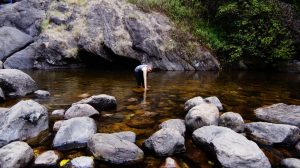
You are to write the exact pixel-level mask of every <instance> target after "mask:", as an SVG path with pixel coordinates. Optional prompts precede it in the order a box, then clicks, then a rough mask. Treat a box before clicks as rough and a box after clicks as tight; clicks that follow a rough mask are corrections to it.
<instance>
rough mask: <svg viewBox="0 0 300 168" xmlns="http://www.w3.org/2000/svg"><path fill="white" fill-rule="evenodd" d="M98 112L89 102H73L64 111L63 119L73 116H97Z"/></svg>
mask: <svg viewBox="0 0 300 168" xmlns="http://www.w3.org/2000/svg"><path fill="white" fill-rule="evenodd" d="M99 115H100V114H99V112H98V111H97V110H96V109H94V107H92V106H91V105H89V104H75V105H72V106H71V107H70V108H69V109H68V110H67V111H66V113H65V119H70V118H74V117H91V116H99Z"/></svg>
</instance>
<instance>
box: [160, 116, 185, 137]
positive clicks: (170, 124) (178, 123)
mask: <svg viewBox="0 0 300 168" xmlns="http://www.w3.org/2000/svg"><path fill="white" fill-rule="evenodd" d="M159 128H160V129H162V128H171V129H174V130H177V131H178V132H179V133H180V134H181V135H182V136H185V123H184V120H181V119H170V120H167V121H164V122H163V123H161V124H160V125H159Z"/></svg>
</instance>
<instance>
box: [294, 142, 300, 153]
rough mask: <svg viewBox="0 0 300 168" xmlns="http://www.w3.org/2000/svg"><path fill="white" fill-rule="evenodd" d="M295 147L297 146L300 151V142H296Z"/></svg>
mask: <svg viewBox="0 0 300 168" xmlns="http://www.w3.org/2000/svg"><path fill="white" fill-rule="evenodd" d="M295 148H296V149H297V150H298V151H300V142H298V143H297V144H296V146H295Z"/></svg>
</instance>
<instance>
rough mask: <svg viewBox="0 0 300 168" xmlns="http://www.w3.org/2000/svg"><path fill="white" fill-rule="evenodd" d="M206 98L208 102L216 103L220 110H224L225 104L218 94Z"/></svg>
mask: <svg viewBox="0 0 300 168" xmlns="http://www.w3.org/2000/svg"><path fill="white" fill-rule="evenodd" d="M204 100H205V102H207V103H211V104H213V105H215V106H216V107H217V108H218V109H219V110H220V111H222V110H223V105H222V103H221V101H220V100H219V99H218V98H217V97H216V96H211V97H207V98H205V99H204Z"/></svg>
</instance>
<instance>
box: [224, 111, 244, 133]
mask: <svg viewBox="0 0 300 168" xmlns="http://www.w3.org/2000/svg"><path fill="white" fill-rule="evenodd" d="M219 126H223V127H228V128H230V129H232V130H233V131H235V132H243V131H244V127H245V126H244V120H243V118H242V116H241V115H240V114H238V113H234V112H226V113H224V114H222V115H221V116H220V119H219Z"/></svg>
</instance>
